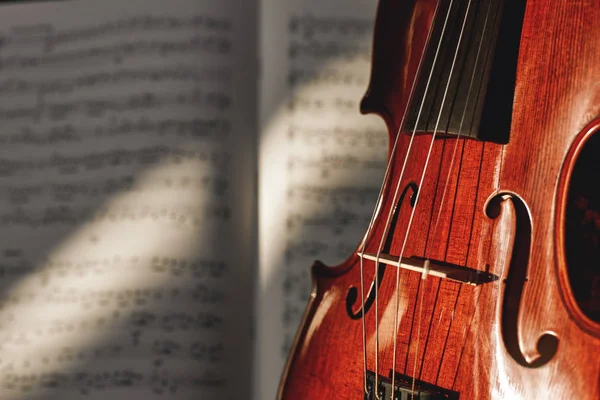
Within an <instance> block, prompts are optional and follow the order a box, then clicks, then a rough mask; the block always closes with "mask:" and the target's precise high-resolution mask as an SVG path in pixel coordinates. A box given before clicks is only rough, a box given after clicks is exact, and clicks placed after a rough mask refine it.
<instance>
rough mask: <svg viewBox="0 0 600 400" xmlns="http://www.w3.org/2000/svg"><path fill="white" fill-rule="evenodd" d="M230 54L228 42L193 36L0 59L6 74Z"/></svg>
mask: <svg viewBox="0 0 600 400" xmlns="http://www.w3.org/2000/svg"><path fill="white" fill-rule="evenodd" d="M230 51H231V41H230V40H229V39H228V38H226V37H222V36H219V35H210V36H206V35H204V36H200V35H198V36H194V37H192V38H186V39H183V40H147V39H139V40H136V41H129V42H124V43H117V44H107V45H104V46H89V47H85V48H82V49H78V50H69V51H63V52H52V53H50V54H43V55H39V56H25V55H19V56H11V55H8V56H5V57H0V64H1V65H2V68H3V69H4V70H5V71H14V72H17V71H22V70H26V69H30V68H39V67H57V66H61V65H69V64H72V63H81V62H88V63H91V62H97V61H98V60H111V61H112V62H113V63H115V64H122V63H124V62H125V61H127V60H129V59H132V58H134V57H152V56H156V57H173V56H185V55H186V54H193V53H195V54H198V53H206V54H208V55H226V54H228V53H230Z"/></svg>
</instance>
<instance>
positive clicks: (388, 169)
mask: <svg viewBox="0 0 600 400" xmlns="http://www.w3.org/2000/svg"><path fill="white" fill-rule="evenodd" d="M439 5H440V0H438V2H437V3H436V6H435V10H434V13H433V18H434V19H435V17H436V16H437V13H438V9H439ZM432 32H433V24H431V26H430V28H429V31H428V33H427V38H426V41H425V43H428V42H429V40H430V38H431V35H432ZM426 49H427V46H423V50H422V52H421V56H420V58H419V63H418V65H417V69H416V72H415V77H414V79H413V82H412V85H411V89H410V93H409V95H408V101H407V102H406V107H405V108H404V113H403V115H402V120H401V121H400V125H399V127H398V131H397V132H396V138H395V140H394V144H393V146H392V149H391V151H390V159H389V160H388V162H387V165H386V169H385V173H384V177H383V182H386V181H387V178H388V177H389V174H390V172H391V166H392V165H393V164H392V161H393V158H394V155H395V154H396V148H397V145H398V142H399V138H400V134H401V130H402V127H403V126H404V121H405V119H406V115H407V114H408V109H409V107H410V104H411V101H412V98H413V95H414V91H415V89H416V86H417V81H418V77H419V73H420V71H421V67H422V64H423V61H424V59H425V54H426ZM383 189H384V185H382V186H381V188H380V189H379V194H378V196H377V199H378V200H377V203H376V205H375V208H374V210H373V214H372V215H371V219H370V221H369V225H368V227H367V232H366V234H365V236H364V240H363V241H362V244H361V246H360V252H361V253H363V254H364V252H365V248H366V245H367V240H368V238H369V236H370V234H371V232H372V230H373V226H374V223H375V217H376V215H377V213H378V210H379V208H380V207H381V203H382V201H383V199H382V194H383ZM375 265H376V267H375V300H376V301H377V288H378V286H379V282H378V279H379V278H378V277H379V273H378V272H379V271H378V266H379V263H376V264H375ZM364 292H365V279H364V266H363V257H360V295H361V301H362V304H361V320H362V336H363V337H362V339H363V372H364V390H365V393H366V392H367V333H366V323H365V295H364ZM375 313H376V314H377V304H376V305H375ZM375 321H376V323H377V317H376V318H375ZM375 370H376V371H377V368H375ZM375 384H376V386H377V377H376V382H375Z"/></svg>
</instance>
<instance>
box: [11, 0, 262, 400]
mask: <svg viewBox="0 0 600 400" xmlns="http://www.w3.org/2000/svg"><path fill="white" fill-rule="evenodd" d="M256 10H257V5H256V3H255V2H253V1H249V0H220V1H209V0H169V1H162V0H127V1H122V0H103V1H87V0H81V1H68V2H59V3H58V2H57V3H52V4H49V3H44V4H40V3H26V4H22V5H11V6H2V7H0V27H1V28H0V34H1V40H0V121H1V126H2V130H1V132H0V149H1V150H0V188H1V189H0V204H1V207H0V282H1V283H2V290H1V292H0V398H1V399H3V400H12V399H15V400H17V399H18V400H25V399H45V400H48V399H56V400H59V399H60V400H65V399H82V398H86V399H112V400H118V399H127V400H132V399H134V400H136V399H140V400H142V399H143V400H146V399H159V398H166V399H202V400H211V399H234V398H235V399H243V398H247V397H248V393H249V391H250V370H251V368H250V367H251V356H252V355H251V349H252V344H251V321H252V301H251V299H252V286H253V281H254V279H255V276H254V273H255V271H254V269H255V268H254V265H255V259H256V255H255V250H256V241H255V236H256V235H255V232H254V231H253V230H254V229H255V226H256V222H255V220H254V219H255V216H256V213H255V199H256V193H255V189H254V188H255V180H254V179H255V169H256V152H255V150H254V149H255V147H256V146H255V141H256V115H257V114H256V113H257V111H256V106H255V103H256V97H257V93H256V73H257V68H256V47H257V44H256V42H255V41H256V37H257V32H256V30H257V27H256V21H257V18H256ZM232 371H234V372H235V373H232Z"/></svg>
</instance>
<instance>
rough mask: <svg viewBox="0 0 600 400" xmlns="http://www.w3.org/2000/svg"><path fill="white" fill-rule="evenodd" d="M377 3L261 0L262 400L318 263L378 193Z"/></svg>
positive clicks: (358, 224) (358, 228) (354, 229)
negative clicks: (370, 100)
mask: <svg viewBox="0 0 600 400" xmlns="http://www.w3.org/2000/svg"><path fill="white" fill-rule="evenodd" d="M376 6H377V2H376V1H372V0H351V1H349V0H337V1H327V2H324V1H317V0H288V1H281V0H263V6H262V15H263V17H262V21H263V22H264V25H263V26H262V27H261V29H262V39H261V46H262V53H261V54H262V56H263V58H262V61H263V68H262V71H263V81H262V82H261V95H262V98H261V106H262V110H261V125H262V131H261V137H260V151H259V157H260V162H259V165H260V167H259V171H260V178H259V182H260V183H259V187H260V189H259V204H260V205H259V210H260V211H259V216H260V239H259V241H260V244H259V247H260V250H259V264H260V267H259V268H260V281H259V290H258V293H259V300H258V307H259V318H258V335H257V337H258V347H257V351H256V354H257V355H256V360H255V363H256V364H255V365H256V366H257V368H256V374H257V379H256V388H255V398H256V399H261V400H263V399H265V400H270V399H273V398H275V395H276V390H277V386H278V383H279V379H280V377H281V372H282V369H283V367H284V364H285V360H286V357H287V354H288V351H289V349H290V346H291V345H292V343H293V340H294V336H295V334H296V330H297V328H298V325H299V323H300V320H301V318H302V316H303V313H304V310H305V308H306V304H307V301H308V298H309V295H310V292H311V288H312V284H311V279H310V267H311V265H312V263H313V261H314V260H315V259H317V258H318V259H320V260H322V261H324V262H325V263H326V264H327V265H331V266H333V265H337V264H339V263H340V262H342V261H343V260H344V259H345V258H347V257H348V256H350V254H351V253H352V252H353V251H354V250H355V249H356V247H357V245H358V244H359V242H360V240H361V238H362V236H363V235H364V233H365V232H366V228H367V226H368V223H369V220H370V217H371V214H372V212H373V208H374V205H375V201H376V198H377V195H378V193H379V189H380V185H381V179H382V177H383V171H384V169H385V160H386V155H387V133H386V129H385V125H384V123H383V121H381V120H380V119H379V118H378V117H374V116H363V115H360V114H359V111H358V108H359V102H360V100H361V98H362V96H363V95H364V93H365V91H366V88H367V84H368V79H369V75H370V62H371V56H370V54H371V42H372V33H373V25H374V19H375V12H376Z"/></svg>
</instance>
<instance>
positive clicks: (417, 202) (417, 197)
mask: <svg viewBox="0 0 600 400" xmlns="http://www.w3.org/2000/svg"><path fill="white" fill-rule="evenodd" d="M471 2H472V0H469V1H468V3H467V9H466V11H465V17H464V19H463V22H462V26H461V29H460V34H459V36H458V43H457V45H456V50H455V52H454V57H453V59H452V65H451V66H450V73H449V76H448V81H447V82H446V87H445V88H444V96H443V97H442V102H441V105H440V112H439V113H438V116H437V119H436V123H435V128H434V129H433V133H432V135H431V141H430V144H429V150H428V151H427V157H426V158H425V166H424V168H423V172H422V173H421V178H420V181H419V184H418V186H417V187H418V188H419V190H418V191H417V194H416V196H415V201H414V206H413V210H412V212H411V214H410V218H409V220H408V226H407V228H406V234H405V235H404V241H403V243H402V249H401V251H400V259H402V257H403V256H404V250H405V248H406V243H407V242H408V237H409V234H410V229H411V227H412V222H413V220H414V216H415V212H416V210H417V207H418V204H419V198H420V197H421V196H420V195H421V188H422V187H423V181H424V179H425V175H426V174H427V169H428V167H429V161H430V159H431V153H432V150H433V145H434V143H435V137H436V135H437V131H438V129H439V125H440V120H441V117H442V112H443V109H444V104H445V103H446V98H447V96H448V89H449V88H450V83H451V81H452V75H453V73H454V67H455V66H456V59H457V58H458V52H459V50H460V45H461V42H462V38H463V34H464V31H465V26H466V23H467V19H468V16H469V10H470V8H471ZM451 8H452V1H451V2H450V6H449V9H448V15H447V16H449V15H450V10H451ZM446 22H447V19H446ZM444 25H445V24H444ZM444 28H445V26H444ZM440 45H441V40H440ZM416 129H417V125H416V124H415V131H416ZM423 278H425V279H426V278H427V276H426V275H424V276H423ZM425 279H422V280H425ZM421 283H423V282H419V286H420V285H421ZM396 290H398V288H396ZM396 294H397V293H396ZM423 298H424V291H421V306H420V307H421V311H420V312H419V314H421V312H422V307H423ZM396 303H397V305H398V302H396ZM398 311H399V309H398V308H397V309H396V315H398ZM420 336H421V319H420V316H419V322H418V323H417V342H416V345H415V362H414V366H413V375H412V376H413V379H412V390H411V397H413V398H414V392H415V383H416V379H415V375H416V369H417V360H418V354H419V340H420ZM397 340H398V335H394V348H396V342H397ZM409 350H410V347H409ZM394 356H395V354H394ZM392 392H393V391H392Z"/></svg>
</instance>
